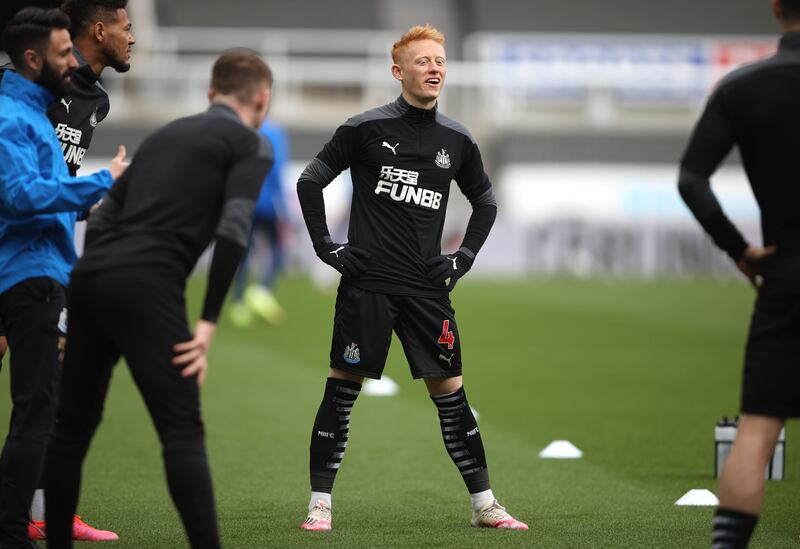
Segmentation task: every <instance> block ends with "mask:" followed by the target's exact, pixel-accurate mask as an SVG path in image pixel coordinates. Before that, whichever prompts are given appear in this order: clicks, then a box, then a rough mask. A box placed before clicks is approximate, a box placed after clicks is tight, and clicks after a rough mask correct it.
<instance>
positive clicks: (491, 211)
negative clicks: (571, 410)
mask: <svg viewBox="0 0 800 549" xmlns="http://www.w3.org/2000/svg"><path fill="white" fill-rule="evenodd" d="M392 59H393V61H394V64H393V65H392V68H391V70H392V75H393V76H394V78H395V79H397V80H398V81H399V82H400V83H401V85H402V93H401V95H400V96H399V97H398V98H397V99H396V100H395V101H394V102H392V103H389V104H387V105H384V106H382V107H378V108H376V109H372V110H370V111H367V112H364V113H362V114H359V115H357V116H354V117H353V118H351V119H349V120H348V121H347V122H345V123H344V124H343V125H342V126H340V127H339V129H337V130H336V133H335V134H334V136H333V138H331V140H330V141H329V142H328V143H327V144H326V145H325V147H324V148H323V149H322V151H321V152H320V153H319V154H318V155H317V157H316V159H314V160H313V161H312V162H311V163H310V164H309V165H308V167H307V168H306V169H305V171H304V172H303V174H302V175H301V176H300V180H299V181H298V183H297V192H298V196H299V199H300V204H301V207H302V210H303V216H304V218H305V221H306V225H307V227H308V231H309V233H310V235H311V241H312V243H313V245H314V250H315V251H316V253H317V255H318V256H319V258H320V259H321V260H322V261H324V262H325V263H327V264H328V265H330V266H332V267H333V268H335V269H336V270H338V271H339V272H340V273H341V274H342V281H341V284H340V286H339V293H338V296H337V298H336V313H335V319H334V326H333V342H332V347H331V354H330V372H329V374H328V381H327V384H326V387H325V393H324V396H323V398H322V403H321V404H320V407H319V411H318V412H317V416H316V420H315V421H314V427H313V431H312V433H311V448H310V454H311V459H310V475H311V490H312V493H311V500H310V502H309V506H308V517H307V519H306V521H305V522H304V523H303V524H302V526H301V527H302V528H303V529H305V530H330V529H331V491H332V490H333V483H334V478H335V476H336V472H337V471H338V469H339V466H340V465H341V462H342V458H343V457H344V452H345V448H346V447H347V440H348V435H349V428H350V427H349V426H350V423H349V422H350V412H351V410H352V409H353V405H354V404H355V401H356V398H357V397H358V394H359V391H360V390H361V383H362V381H363V379H364V378H365V377H369V378H374V379H379V378H380V377H381V373H382V371H383V367H384V364H385V361H386V356H387V353H388V351H389V343H390V342H391V335H392V330H394V331H395V332H396V333H397V335H398V337H399V339H400V342H401V343H402V345H403V349H404V351H405V354H406V358H407V359H408V362H409V365H410V366H411V373H412V375H413V376H414V378H423V379H424V380H425V384H426V386H427V388H428V392H429V393H430V396H431V399H432V400H433V403H434V405H435V406H436V408H437V410H438V413H439V419H440V424H441V430H442V436H443V438H444V443H445V448H446V449H447V452H448V453H449V454H450V457H451V458H452V459H453V462H454V463H455V465H456V467H457V468H458V470H459V472H460V473H461V475H462V478H463V480H464V482H465V484H466V486H467V489H468V490H469V493H470V498H471V500H472V509H473V511H472V525H473V526H483V527H490V528H512V529H518V530H527V529H528V526H527V525H526V524H525V523H523V522H520V521H518V520H516V519H515V518H513V517H512V516H511V515H509V514H508V513H507V512H506V510H505V509H504V508H503V507H502V506H501V505H500V504H499V503H498V502H497V500H496V499H495V497H494V494H493V493H492V490H491V487H490V484H489V473H488V468H487V464H486V458H485V456H484V449H483V443H482V441H481V434H480V430H479V429H478V425H477V423H476V421H475V418H474V416H473V414H472V411H471V410H470V406H469V404H468V402H467V396H466V394H465V392H464V388H463V386H462V377H461V340H460V337H459V334H458V328H457V326H456V320H455V313H454V311H453V307H452V305H451V304H450V298H449V297H448V293H449V292H450V290H452V289H453V287H454V286H455V284H456V282H457V281H458V279H460V278H461V277H462V276H464V275H465V274H466V273H467V271H469V269H470V267H471V266H472V263H473V261H474V260H475V256H476V254H477V253H478V251H479V250H480V249H481V246H482V245H483V243H484V241H485V240H486V238H487V237H488V236H489V231H490V230H491V228H492V224H493V223H494V219H495V216H496V213H497V206H496V202H495V196H494V192H493V190H492V185H491V182H490V181H489V178H488V177H487V176H486V173H485V172H484V170H483V163H482V161H481V155H480V152H479V150H478V146H477V145H476V143H475V141H474V140H473V139H472V136H471V135H470V134H469V132H468V131H467V130H466V129H465V128H464V127H463V126H461V125H460V124H459V123H458V122H456V121H454V120H451V119H450V118H447V117H446V116H444V115H442V114H441V113H440V112H438V110H437V98H438V97H439V93H440V92H441V90H442V86H443V85H444V80H445V74H446V72H447V66H446V62H445V51H444V36H443V35H442V34H441V33H440V32H439V31H438V30H436V29H435V28H433V27H431V26H427V25H426V26H424V27H421V26H417V27H413V28H412V29H410V30H409V31H408V32H406V33H405V34H404V35H403V36H402V37H401V39H400V40H399V41H398V42H396V43H395V44H394V47H393V48H392ZM346 168H350V172H351V177H352V181H353V200H352V210H351V214H350V229H349V234H348V242H346V243H338V242H333V241H332V240H331V238H330V235H329V232H328V226H327V222H326V218H325V203H324V199H323V194H322V189H323V188H324V187H325V186H326V185H328V184H329V183H330V182H331V181H333V180H334V178H335V177H336V176H337V175H338V174H339V173H341V172H342V171H343V170H345V169H346ZM453 179H455V181H456V182H457V183H458V186H459V188H460V190H461V192H462V193H464V195H465V196H466V197H467V198H468V199H469V201H470V204H471V205H472V208H473V211H472V215H471V217H470V220H469V223H468V225H467V230H466V235H465V236H464V240H463V242H462V243H461V247H460V248H459V249H458V251H456V252H455V253H452V254H447V255H442V254H441V238H442V229H443V225H444V218H445V210H446V208H447V199H448V196H449V193H450V181H451V180H453ZM397 444H402V442H400V441H398V442H397Z"/></svg>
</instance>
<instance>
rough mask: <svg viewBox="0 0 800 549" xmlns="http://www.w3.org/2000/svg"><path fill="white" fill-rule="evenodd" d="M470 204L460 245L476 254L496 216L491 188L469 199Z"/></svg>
mask: <svg viewBox="0 0 800 549" xmlns="http://www.w3.org/2000/svg"><path fill="white" fill-rule="evenodd" d="M470 203H471V204H472V215H471V216H470V218H469V222H468V223H467V231H466V234H465V235H464V240H463V241H462V242H461V247H462V248H466V249H468V250H469V251H470V252H472V254H473V255H476V254H477V253H478V252H479V251H480V249H481V247H482V246H483V243H484V242H486V239H487V238H489V232H490V231H491V230H492V226H493V225H494V220H495V218H496V217H497V201H496V200H495V196H494V192H492V190H491V188H490V189H489V190H488V191H487V192H484V193H483V194H482V195H481V196H479V197H477V198H474V199H472V200H470Z"/></svg>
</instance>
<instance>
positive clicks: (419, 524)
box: [0, 278, 800, 549]
mask: <svg viewBox="0 0 800 549" xmlns="http://www.w3.org/2000/svg"><path fill="white" fill-rule="evenodd" d="M203 289H204V286H203V284H202V283H201V282H199V281H194V282H193V283H192V284H191V292H190V293H191V297H192V299H191V303H192V306H191V309H192V311H193V312H194V311H197V309H198V308H199V305H200V302H201V300H202V293H203ZM278 297H279V298H280V300H281V302H282V303H283V304H284V305H285V306H286V308H287V310H288V314H289V321H288V323H287V324H286V325H285V326H283V327H282V328H280V329H273V328H269V327H267V326H266V325H263V324H259V323H254V325H253V326H252V327H250V328H247V329H236V328H234V327H233V326H231V325H230V324H228V323H227V322H226V321H223V322H222V325H221V326H220V329H219V330H218V332H217V336H216V338H215V341H214V346H213V349H212V352H211V368H210V374H209V377H208V380H207V382H206V386H205V388H204V389H203V395H202V398H203V412H204V418H205V421H206V425H207V434H208V439H207V444H208V451H209V456H210V460H211V467H212V474H213V477H214V482H215V489H216V498H217V509H218V513H219V521H220V529H221V532H222V537H223V544H224V545H225V546H226V547H231V548H247V547H294V546H302V547H306V546H308V547H311V546H319V547H322V546H331V545H332V546H347V547H353V546H356V547H379V546H384V547H543V548H545V547H546V548H556V547H564V548H595V547H643V548H644V547H648V548H651V547H659V548H660V547H664V548H666V547H674V548H691V547H708V545H709V541H710V522H711V515H712V509H711V508H687V507H675V506H674V502H675V500H677V499H678V498H679V497H680V496H681V495H683V494H684V493H685V492H686V491H688V490H689V489H691V488H709V489H711V490H712V491H715V490H716V482H715V480H714V479H713V478H712V476H713V470H714V469H713V458H714V447H713V426H714V423H715V421H716V420H717V419H719V418H720V417H721V416H722V415H729V416H730V415H734V414H735V413H736V410H737V407H738V393H739V382H740V377H741V363H742V350H743V345H744V340H745V335H746V330H747V323H748V320H749V315H750V310H751V306H752V301H753V298H754V295H753V292H752V291H751V290H750V289H749V288H748V287H747V286H746V285H744V284H742V283H738V282H711V281H703V280H699V281H659V282H641V281H636V282H631V281H616V282H603V281H579V280H532V281H520V282H489V281H476V280H470V279H467V280H464V281H462V282H461V283H459V287H458V288H457V289H456V291H455V292H454V295H453V299H454V304H455V306H456V309H457V315H458V320H459V330H460V332H461V337H462V341H463V353H464V370H465V388H466V390H467V394H468V396H469V399H470V403H471V404H472V406H473V407H474V408H476V409H477V410H478V411H479V412H480V420H479V424H480V426H481V433H482V436H483V440H484V443H485V445H486V450H487V455H488V460H489V467H490V473H491V478H492V485H493V489H494V491H495V494H496V495H498V497H499V498H500V500H501V502H502V503H503V504H504V505H506V506H507V507H508V509H509V511H511V512H512V513H513V514H514V515H515V516H517V517H518V518H520V519H522V520H525V521H526V522H528V523H529V524H530V525H531V531H530V532H527V533H526V532H503V531H485V530H476V529H473V528H471V527H470V526H469V522H468V520H469V513H470V508H469V500H468V498H467V497H466V493H465V490H464V487H463V484H462V482H461V479H460V477H459V475H458V473H457V471H456V469H455V467H454V466H453V464H452V463H451V462H450V459H449V457H448V456H447V454H446V453H445V451H444V448H443V446H442V442H441V439H440V437H441V435H440V432H439V426H438V421H437V417H436V410H435V408H434V406H433V404H432V403H431V402H430V400H429V398H428V396H427V394H426V393H425V389H424V386H423V384H422V383H421V382H413V381H412V380H411V379H410V375H409V373H408V367H407V366H406V363H405V360H404V357H403V353H402V350H401V348H400V346H399V344H398V342H397V341H395V343H394V345H393V347H392V351H391V353H390V356H389V361H388V364H387V368H386V373H387V375H389V376H391V377H392V378H393V379H395V380H397V381H398V383H399V384H400V388H401V391H400V394H399V395H398V396H396V397H391V398H378V397H367V396H364V395H362V396H361V397H359V400H358V403H357V404H356V407H355V409H354V412H353V415H352V420H351V421H352V423H351V438H350V444H349V446H348V450H347V456H346V457H345V459H344V463H343V466H342V470H341V472H340V474H339V476H338V478H337V481H336V490H335V491H334V496H333V501H334V531H333V532H331V533H328V534H314V533H308V532H301V531H300V530H299V528H298V526H299V524H300V522H301V521H302V520H303V519H304V517H305V508H306V504H307V501H308V493H309V488H308V478H307V476H308V475H307V467H308V465H307V459H308V458H307V451H308V443H309V436H310V435H309V433H310V429H311V425H312V422H313V418H314V415H315V413H316V409H317V405H318V403H319V399H320V397H321V394H322V389H323V383H324V379H325V375H326V371H327V363H328V358H327V357H328V352H329V344H330V336H331V324H332V319H333V300H334V298H333V296H332V295H323V294H320V293H319V292H317V291H316V290H314V289H313V288H312V287H311V285H310V284H309V283H308V282H307V281H306V280H305V279H302V278H290V279H286V280H284V281H282V283H281V285H280V287H279V289H278ZM193 315H194V316H193V318H195V317H196V312H194V313H193ZM432 336H433V337H436V336H438V334H432ZM142 344H143V345H146V344H147V342H146V341H143V342H142ZM0 385H2V387H0V391H3V394H6V395H7V394H8V376H7V374H5V373H4V374H3V375H2V376H0ZM9 408H10V405H9V401H8V399H6V401H5V406H3V407H2V410H0V423H3V422H5V423H6V424H7V421H8V413H9ZM786 438H787V444H786V448H787V466H786V480H783V481H774V482H769V483H768V487H767V500H766V508H765V511H764V514H763V516H762V519H761V521H760V524H759V526H758V529H757V531H756V534H755V537H754V540H753V543H752V547H753V548H758V547H762V548H767V547H769V548H781V547H797V546H798V544H800V521H798V520H797V516H798V512H800V450H798V449H800V443H798V441H800V428H798V424H797V423H796V422H795V423H790V424H789V426H788V428H787V436H786ZM555 439H568V440H570V441H572V442H573V443H574V444H575V445H577V446H578V447H579V448H580V449H582V450H583V451H584V453H585V455H584V458H583V459H581V460H559V461H551V460H540V459H538V458H537V453H538V452H539V451H540V450H541V449H542V448H543V447H544V446H545V445H547V444H548V443H549V442H551V441H552V440H555ZM80 512H81V514H82V515H83V517H84V519H86V520H87V521H89V522H90V523H91V524H93V525H96V526H98V527H107V528H111V529H113V530H116V531H117V532H118V533H119V534H120V541H119V542H118V543H115V544H114V545H113V547H117V548H120V549H121V548H129V547H130V548H148V547H154V548H155V547H159V548H160V547H181V546H185V545H186V542H185V537H184V534H183V530H182V527H181V525H180V522H179V520H178V517H177V513H176V511H175V510H174V508H173V506H172V504H171V501H170V499H169V496H168V494H167V490H166V483H165V481H164V475H163V469H162V466H161V459H160V449H159V446H158V442H157V439H156V436H155V432H154V430H153V427H152V424H151V422H150V419H149V417H148V416H147V414H146V411H145V409H144V406H143V404H142V401H141V398H140V397H139V395H138V394H137V393H136V389H135V387H134V386H133V383H132V381H131V378H130V375H129V374H128V372H127V370H126V368H125V367H124V365H123V364H120V365H119V366H118V367H117V369H116V371H115V373H114V379H113V381H112V387H111V390H110V393H109V398H108V401H107V406H106V413H105V419H104V422H103V424H102V425H101V427H100V430H99V432H98V435H97V436H96V438H95V441H94V444H93V447H92V449H91V451H90V455H89V458H88V459H87V462H86V467H85V474H84V485H83V494H82V499H81V505H80Z"/></svg>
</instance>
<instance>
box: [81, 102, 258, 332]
mask: <svg viewBox="0 0 800 549" xmlns="http://www.w3.org/2000/svg"><path fill="white" fill-rule="evenodd" d="M272 160H273V154H272V147H271V145H270V144H269V142H268V141H266V140H265V139H262V138H261V136H260V135H259V133H258V132H257V131H255V130H254V129H252V128H249V127H247V126H245V125H244V124H243V123H242V121H241V120H240V119H239V117H238V116H237V115H236V113H235V112H234V111H233V110H232V109H231V108H229V107H227V106H225V105H222V104H214V105H212V106H211V107H210V108H209V109H208V111H206V112H204V113H201V114H197V115H194V116H188V117H186V118H180V119H178V120H175V121H173V122H171V123H169V124H167V125H166V126H164V127H163V128H161V129H160V130H157V131H156V132H155V133H153V134H152V135H150V136H149V137H148V138H147V139H145V141H144V142H143V143H142V145H141V147H139V150H138V152H137V153H136V156H135V157H134V158H133V161H132V162H131V165H130V166H129V167H128V169H127V170H126V171H125V173H124V174H123V175H122V176H121V177H120V178H119V179H117V181H115V182H114V185H113V186H112V187H111V189H110V190H109V191H108V195H107V196H106V198H105V200H104V201H103V204H102V205H101V206H100V208H99V209H98V210H97V211H96V212H95V213H94V215H92V217H91V218H90V220H89V227H88V230H87V246H86V251H85V253H84V255H83V257H81V259H79V260H78V264H77V265H76V266H75V269H74V270H73V276H76V275H80V274H83V273H95V272H97V273H99V272H101V271H104V270H107V269H115V268H138V269H142V268H144V269H146V270H148V271H150V272H153V273H162V274H167V279H169V280H180V281H183V280H184V279H185V278H186V277H187V276H189V274H190V273H191V271H192V268H193V267H194V265H195V263H196V262H197V259H198V258H199V257H200V254H201V253H203V251H204V250H205V249H206V248H207V247H208V245H209V243H210V242H211V240H212V239H216V247H215V249H214V258H213V260H212V264H211V270H210V273H209V284H208V290H207V294H206V302H205V307H204V312H203V318H204V319H206V320H210V321H216V319H217V316H218V315H219V311H220V308H221V306H222V301H223V299H224V297H225V293H226V292H227V290H228V286H229V284H230V281H231V280H232V278H233V275H234V273H235V272H236V268H237V266H238V264H239V259H240V258H241V253H242V252H243V251H244V247H245V245H246V244H247V239H248V236H249V235H250V226H251V224H252V219H253V209H254V208H255V201H256V199H257V198H258V195H259V192H260V191H261V184H262V183H263V182H264V177H265V176H266V175H267V172H268V171H269V168H270V167H271V165H272ZM170 275H174V276H170Z"/></svg>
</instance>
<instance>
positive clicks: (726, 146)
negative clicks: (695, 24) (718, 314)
mask: <svg viewBox="0 0 800 549" xmlns="http://www.w3.org/2000/svg"><path fill="white" fill-rule="evenodd" d="M798 129H800V32H794V33H787V34H785V35H784V36H783V37H782V38H781V41H780V45H779V49H778V51H777V53H775V55H773V56H771V57H769V58H768V59H765V60H763V61H760V62H756V63H753V64H750V65H747V66H745V67H742V68H741V69H738V70H735V71H733V72H732V73H730V74H729V75H728V76H726V77H725V78H724V79H723V80H722V81H721V82H720V84H719V85H718V86H717V88H716V89H715V91H714V93H713V94H712V95H711V97H710V98H709V100H708V104H707V105H706V108H705V111H704V112H703V114H702V116H701V117H700V120H699V121H698V122H697V125H696V126H695V129H694V132H693V133H692V137H691V139H690V141H689V144H688V146H687V148H686V151H685V152H684V155H683V158H682V160H681V181H680V186H681V194H682V195H683V197H684V199H685V200H686V202H687V204H688V205H689V207H690V209H691V210H692V212H693V213H694V214H695V216H696V217H697V218H698V220H699V221H700V222H701V223H702V224H703V227H704V228H705V229H706V231H707V232H708V233H709V234H710V235H711V236H712V237H713V238H714V241H715V242H716V243H717V244H718V245H719V246H720V247H721V248H722V249H724V250H725V251H726V252H727V253H728V254H729V255H730V256H731V257H732V258H733V259H734V260H738V259H739V258H740V257H741V255H742V253H743V252H744V250H745V248H746V246H747V242H746V241H745V239H744V238H743V237H742V235H741V234H740V233H739V231H738V230H737V229H736V227H734V226H733V224H731V223H730V221H728V218H727V217H726V216H725V214H724V213H723V212H722V209H721V207H720V205H719V203H718V202H717V201H716V199H715V198H714V195H713V194H712V192H711V189H710V188H709V178H710V177H711V175H712V174H713V173H714V171H716V169H717V167H718V166H719V164H720V163H721V162H722V160H723V159H724V158H725V157H726V156H727V155H728V153H729V152H730V151H731V149H732V148H733V146H734V145H736V146H737V147H738V148H739V153H740V154H741V157H742V162H743V164H744V169H745V172H746V173H747V177H748V179H749V181H750V185H751V187H752V189H753V194H754V195H755V198H756V201H757V202H758V205H759V207H760V209H761V228H762V232H763V237H764V245H766V246H768V245H771V244H777V246H778V252H777V254H776V256H774V257H772V258H770V259H769V260H768V261H767V264H766V265H765V275H766V276H768V277H770V278H774V279H785V280H787V281H790V280H791V281H796V282H797V283H800V207H798V206H799V205H800V131H798Z"/></svg>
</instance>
